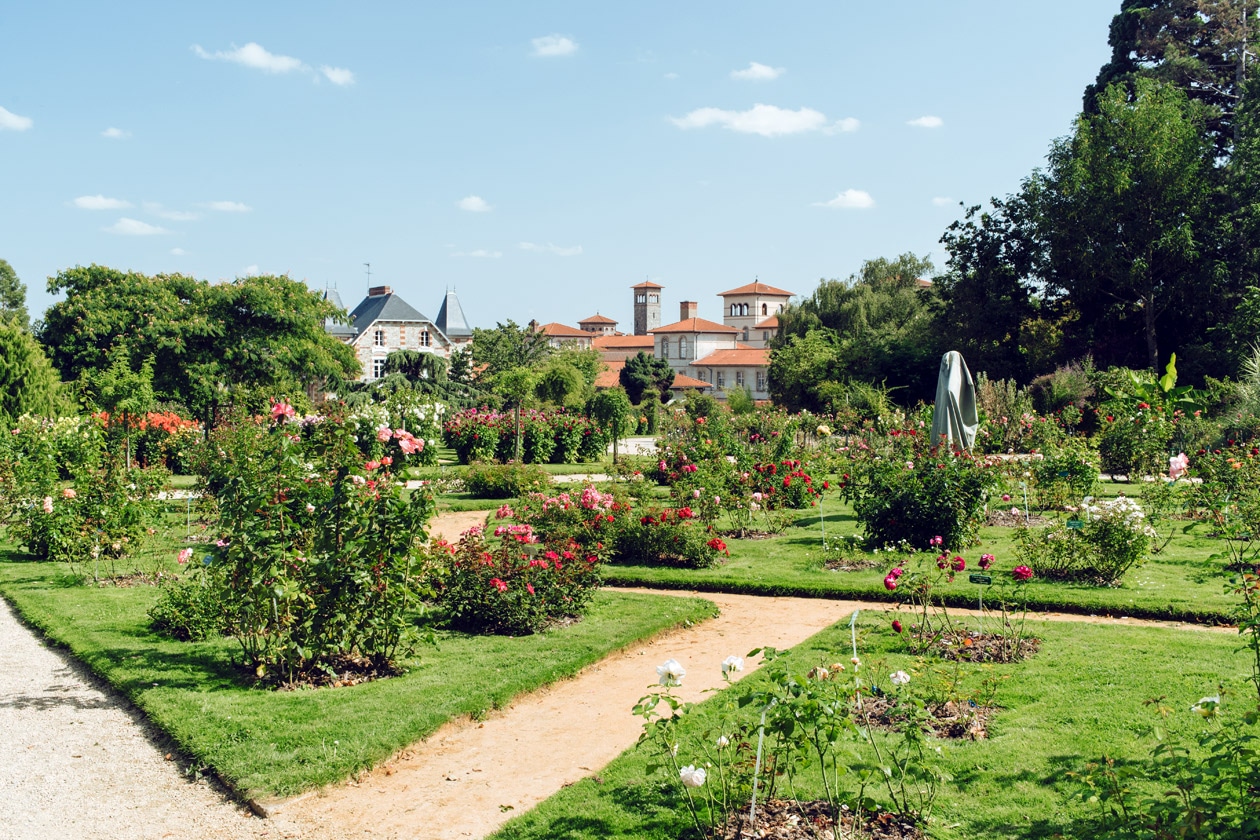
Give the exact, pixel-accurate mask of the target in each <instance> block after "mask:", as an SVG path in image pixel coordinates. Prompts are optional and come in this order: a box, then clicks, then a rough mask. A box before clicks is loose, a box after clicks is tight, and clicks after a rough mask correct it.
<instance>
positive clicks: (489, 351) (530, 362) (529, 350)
mask: <svg viewBox="0 0 1260 840" xmlns="http://www.w3.org/2000/svg"><path fill="white" fill-rule="evenodd" d="M552 349H553V348H552V347H551V345H549V344H548V343H547V336H546V335H544V334H543V333H541V332H534V331H532V330H529V329H526V328H525V327H520V326H517V324H516V322H515V321H512V320H509V321H508V322H507V323H499V324H495V326H494V329H482V328H477V329H474V330H473V338H472V361H473V365H474V366H475V367H476V377H477V379H478V380H483V379H484V380H492V379H494V377H496V376H498V375H499V374H501V373H504V372H506V371H509V370H512V369H513V368H519V367H532V366H534V365H537V364H538V363H539V362H541V361H542V360H543V359H545V358H547V356H549V355H551V353H552Z"/></svg>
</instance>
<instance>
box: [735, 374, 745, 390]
mask: <svg viewBox="0 0 1260 840" xmlns="http://www.w3.org/2000/svg"><path fill="white" fill-rule="evenodd" d="M735 384H736V385H738V386H739V387H741V388H743V387H744V372H743V371H742V370H737V371H735Z"/></svg>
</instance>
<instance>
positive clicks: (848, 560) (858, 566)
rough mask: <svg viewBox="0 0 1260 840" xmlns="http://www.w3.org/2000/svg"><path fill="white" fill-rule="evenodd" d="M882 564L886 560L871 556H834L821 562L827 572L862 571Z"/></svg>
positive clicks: (884, 563)
mask: <svg viewBox="0 0 1260 840" xmlns="http://www.w3.org/2000/svg"><path fill="white" fill-rule="evenodd" d="M884 565H886V561H884V560H876V559H875V558H873V557H836V558H833V559H831V560H827V561H826V562H825V563H823V566H824V567H826V569H827V571H829V572H864V571H866V570H867V569H874V568H878V567H880V566H884Z"/></svg>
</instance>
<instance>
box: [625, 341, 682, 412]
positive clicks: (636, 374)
mask: <svg viewBox="0 0 1260 840" xmlns="http://www.w3.org/2000/svg"><path fill="white" fill-rule="evenodd" d="M618 378H619V379H620V381H621V387H622V388H625V389H626V395H627V396H628V397H629V398H630V402H632V403H634V404H635V405H638V404H639V403H641V402H643V395H644V394H645V393H646V392H648V391H654V392H655V393H656V395H657V397H658V398H659V399H660V400H661V401H662V402H665V401H667V400H668V399H669V388H670V386H671V385H673V384H674V369H673V368H672V367H670V364H669V361H668V360H666V359H658V358H656V357H655V356H649V355H648V354H646V353H644V352H643V351H642V350H640V351H639V352H638V353H636V354H635V355H633V356H631V357H630V358H628V359H626V364H625V366H624V367H623V368H622V369H621V371H620V373H618Z"/></svg>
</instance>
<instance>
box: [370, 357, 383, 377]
mask: <svg viewBox="0 0 1260 840" xmlns="http://www.w3.org/2000/svg"><path fill="white" fill-rule="evenodd" d="M384 375H385V360H384V359H373V360H372V378H373V379H380V378H381V377H382V376H384Z"/></svg>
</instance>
